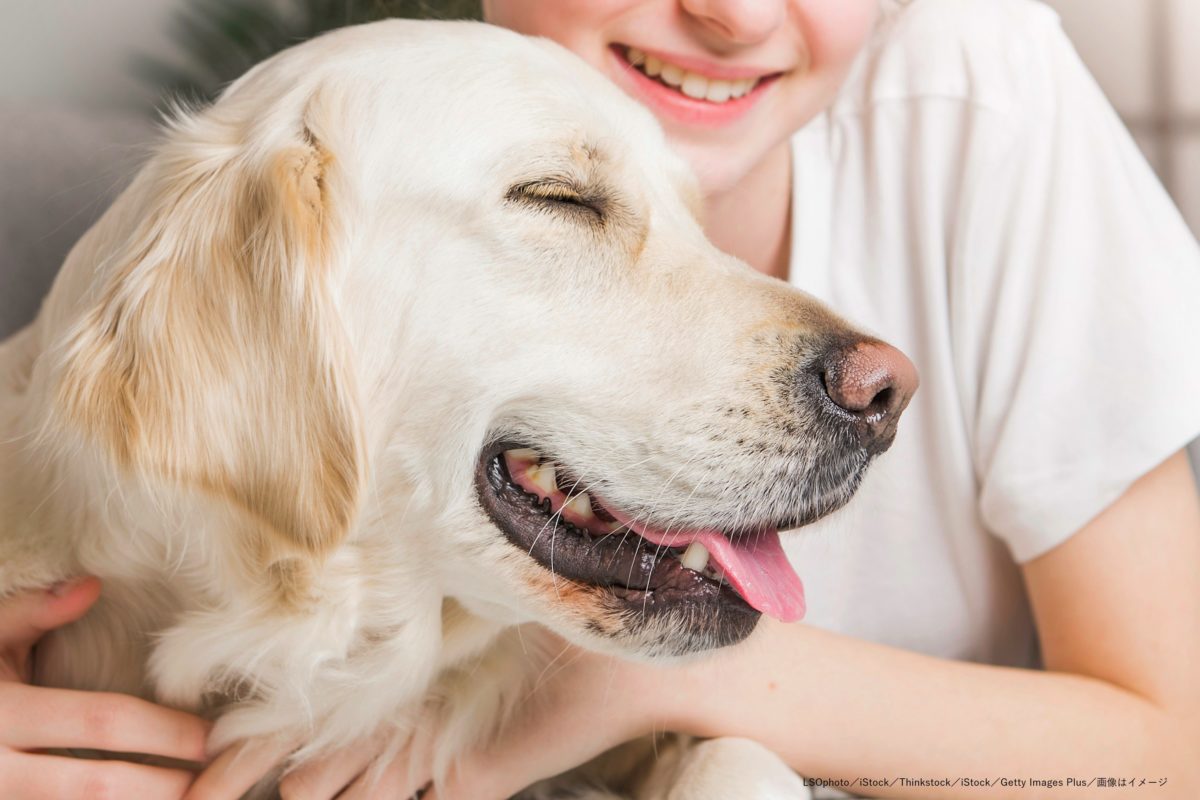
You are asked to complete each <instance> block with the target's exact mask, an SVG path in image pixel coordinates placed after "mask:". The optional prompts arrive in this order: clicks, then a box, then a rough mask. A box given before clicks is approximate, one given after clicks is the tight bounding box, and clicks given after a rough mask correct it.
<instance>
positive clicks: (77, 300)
mask: <svg viewBox="0 0 1200 800" xmlns="http://www.w3.org/2000/svg"><path fill="white" fill-rule="evenodd" d="M699 214H700V198H699V193H698V190H697V185H696V183H695V181H694V178H693V177H692V176H691V174H690V172H689V170H688V168H687V167H686V165H685V164H684V163H683V161H682V160H681V159H680V158H678V157H677V156H675V155H674V154H673V153H672V152H671V150H670V149H669V147H668V145H667V143H666V141H665V139H664V135H663V133H662V131H661V130H660V128H659V127H658V125H657V123H656V122H655V121H654V119H653V117H652V116H651V114H650V113H649V112H647V111H646V110H644V109H642V108H641V107H640V106H638V105H637V104H636V103H634V102H633V101H632V100H630V99H627V98H626V97H625V96H623V95H622V94H621V93H620V91H619V90H618V89H617V88H615V87H614V86H612V85H611V84H610V83H609V82H608V81H607V80H606V79H605V78H604V77H603V76H601V75H600V74H598V73H596V72H594V71H593V70H592V69H591V68H589V67H587V66H586V65H584V64H583V63H582V62H581V61H579V60H578V59H577V58H576V57H574V56H573V55H571V54H570V53H568V52H567V51H566V50H564V49H562V48H560V47H559V46H557V45H555V44H553V43H550V42H547V41H543V40H535V39H528V38H525V37H522V36H519V35H517V34H514V33H511V32H508V31H504V30H501V29H498V28H494V27H491V26H487V25H483V24H477V23H433V22H425V23H422V22H408V21H387V22H379V23H373V24H370V25H365V26H360V27H354V28H346V29H342V30H339V31H336V32H333V33H331V34H326V35H323V36H321V37H318V38H317V39H315V40H312V41H309V42H306V43H303V44H300V45H298V46H296V47H294V48H292V49H290V50H287V51H285V52H284V53H282V54H280V55H278V56H275V57H273V58H271V59H269V60H268V61H266V62H264V63H262V64H260V65H258V66H257V67H255V68H253V69H252V70H251V71H250V72H249V73H247V74H246V75H245V76H244V77H243V78H241V79H240V80H238V81H237V82H236V83H234V84H233V85H232V86H231V87H229V88H228V89H227V90H226V91H225V92H224V94H223V95H222V97H221V98H220V99H219V100H218V101H217V102H216V103H215V104H213V105H212V106H211V107H209V108H207V109H204V110H199V111H188V112H186V113H181V114H179V115H177V117H176V118H175V119H174V120H173V121H172V122H170V123H168V126H167V130H166V131H165V134H164V137H163V141H162V142H161V143H160V144H159V145H158V146H157V148H156V150H155V152H154V154H153V156H152V158H151V159H150V160H149V161H148V163H147V164H146V165H145V167H144V168H143V169H142V170H141V172H140V173H139V174H138V175H137V177H136V179H135V180H134V182H133V183H132V185H131V186H130V187H129V188H128V189H127V190H126V191H125V192H124V193H123V194H122V196H121V197H120V198H119V199H118V200H117V201H116V203H115V204H114V205H113V206H112V208H110V209H109V210H108V211H107V213H106V214H105V215H104V216H103V218H102V219H101V220H100V221H99V222H98V223H97V224H96V225H95V226H94V227H93V228H92V229H91V230H90V231H89V232H88V233H87V234H86V235H85V236H84V237H83V239H82V240H81V241H80V242H79V243H78V245H77V246H76V247H75V248H74V250H73V251H72V252H71V253H70V255H69V257H68V258H67V260H66V263H65V265H64V267H63V270H62V272H61V274H60V276H59V277H58V279H57V281H56V283H55V285H54V288H53V290H52V292H51V294H50V295H49V297H48V298H47V300H46V301H45V303H44V306H43V308H42V309H41V312H40V314H39V316H38V318H37V319H36V320H35V321H34V322H33V323H32V324H31V325H30V326H29V327H27V328H26V329H24V330H23V331H21V332H19V333H18V334H17V335H15V336H14V337H12V338H11V339H9V340H8V341H6V342H5V343H4V344H3V345H2V346H0V440H2V441H3V444H0V447H2V448H3V450H2V451H0V455H2V460H0V520H3V521H2V523H0V525H2V528H0V593H5V594H7V593H11V592H16V591H18V590H22V589H26V588H29V587H41V586H45V585H48V584H51V583H53V582H55V581H58V580H61V579H63V578H65V577H68V576H75V575H79V574H83V573H87V574H93V575H97V576H99V577H101V578H102V579H103V581H104V586H105V589H104V594H103V596H102V598H101V600H100V601H99V603H98V604H97V605H96V606H95V607H94V608H93V609H92V611H91V612H90V613H89V614H88V615H87V616H86V617H85V618H84V619H82V620H81V621H79V622H78V623H76V624H74V625H72V626H69V627H68V628H66V629H63V630H62V631H60V632H58V633H56V634H55V635H54V636H53V637H51V638H50V640H49V641H48V642H46V643H45V646H44V647H43V648H42V650H41V652H40V654H39V665H38V669H39V676H40V680H42V681H43V682H45V683H47V684H50V685H55V686H66V687H75V688H82V689H93V690H109V691H118V692H126V693H129V694H132V695H138V696H141V697H146V698H150V699H153V700H156V701H158V702H161V703H165V704H168V705H171V706H175V707H178V708H183V709H188V710H192V711H196V712H199V713H205V714H208V715H210V716H212V717H213V718H215V719H216V720H217V722H216V725H215V728H214V731H213V734H212V740H211V747H212V749H213V750H214V751H216V750H221V749H223V748H226V747H230V746H233V745H235V744H238V743H241V742H247V741H263V740H268V741H294V742H299V743H300V744H299V745H298V746H297V748H296V749H295V751H294V753H293V755H292V757H291V758H290V759H289V760H288V761H287V762H286V763H285V764H281V766H280V768H279V770H278V771H277V772H276V773H275V774H274V775H273V776H271V777H270V778H269V779H268V780H267V781H264V782H263V784H261V785H260V786H259V787H258V788H257V789H256V790H255V792H256V796H257V795H269V794H270V793H271V792H272V791H274V789H273V786H274V781H276V780H277V779H278V777H279V774H281V772H282V771H284V770H287V769H291V768H294V767H295V766H297V765H299V764H303V763H306V762H308V761H310V760H311V759H314V758H316V757H318V756H320V755H321V754H323V753H327V752H329V751H331V750H333V749H335V748H338V747H342V746H346V745H348V744H352V743H354V742H358V741H363V740H366V739H368V738H369V737H372V736H378V735H379V733H380V731H386V732H388V735H389V736H391V737H392V739H393V740H394V741H395V742H397V743H402V742H404V741H405V740H407V739H408V738H409V737H410V736H411V735H412V733H413V730H414V727H415V726H416V725H417V724H418V722H417V720H419V719H423V718H425V716H424V715H427V713H428V712H429V709H430V708H435V710H436V712H437V713H438V714H439V715H440V716H441V718H442V719H443V720H444V725H443V727H444V729H445V730H446V731H447V732H448V733H447V735H446V736H444V737H442V741H440V742H439V749H438V751H437V754H436V758H435V760H436V763H437V764H439V765H440V767H439V768H440V769H443V770H444V769H445V768H446V765H447V764H449V763H450V761H451V760H452V758H453V756H454V754H455V753H457V752H461V751H462V750H463V749H464V748H466V747H468V746H472V745H475V744H478V742H477V741H474V739H475V738H476V737H479V736H487V735H491V732H493V731H494V730H495V729H496V727H497V725H499V723H500V722H501V721H502V718H503V716H504V714H505V713H506V709H508V708H510V707H511V706H512V704H513V703H514V702H516V700H515V698H518V697H519V695H520V692H521V691H522V687H523V686H524V685H525V682H526V681H527V680H528V677H529V675H528V673H529V667H528V665H527V664H526V663H525V662H524V661H523V660H522V655H521V652H522V651H521V649H520V648H519V647H517V646H515V644H514V643H515V638H514V631H516V630H517V629H518V628H517V626H523V625H524V626H528V624H529V623H537V624H538V625H540V626H544V628H545V629H549V630H551V631H553V632H555V633H557V634H559V635H560V636H562V637H565V638H566V639H567V640H569V641H571V642H574V643H576V644H578V645H580V646H582V647H585V648H590V649H592V650H597V651H601V652H606V653H611V654H615V655H617V656H620V657H623V658H633V659H653V658H682V657H689V656H693V657H694V656H696V655H697V654H702V653H704V652H705V651H709V650H712V649H713V648H719V647H725V646H728V645H733V644H735V643H737V642H739V641H740V640H742V639H744V638H745V637H746V636H747V635H748V634H749V633H750V632H751V630H752V629H753V628H754V627H755V624H756V622H757V621H758V619H759V617H760V614H762V613H767V614H769V615H772V616H775V617H778V618H780V619H784V620H794V619H797V618H799V617H800V616H801V615H802V613H803V594H802V589H801V586H800V584H799V581H798V579H797V578H796V576H795V573H794V572H793V571H792V570H791V567H789V566H788V565H787V562H786V559H785V558H784V556H783V553H782V550H781V549H780V547H779V538H778V533H777V531H778V530H781V529H789V528H795V527H799V526H802V525H804V524H806V523H808V522H811V521H813V520H815V519H817V518H819V517H822V516H823V515H825V514H828V513H829V512H831V511H833V510H835V509H837V508H838V507H840V506H841V505H843V504H844V503H845V502H846V501H847V500H848V499H849V498H850V497H851V496H852V494H853V493H854V491H855V489H856V487H857V485H858V483H859V481H860V480H861V478H862V476H863V473H864V470H865V469H866V468H867V466H868V464H869V462H870V461H871V459H872V458H873V457H874V456H875V455H876V454H878V453H880V452H882V451H883V450H884V449H886V448H887V446H888V445H889V444H890V442H891V440H892V438H893V437H894V435H895V431H896V424H897V419H898V417H899V415H900V413H901V411H902V410H903V408H904V406H905V404H906V403H907V402H908V399H909V397H910V396H911V394H912V392H913V390H914V389H915V388H916V376H915V374H914V372H913V369H912V366H911V364H909V363H908V361H907V360H906V359H904V357H903V356H902V355H900V354H899V352H898V351H896V350H894V349H893V348H891V347H889V346H888V345H886V344H884V343H882V342H880V341H879V340H877V339H874V338H872V337H870V336H867V335H865V334H863V333H861V332H859V331H858V330H857V329H855V328H854V327H853V326H852V325H850V324H849V323H848V322H846V321H844V320H843V319H841V318H840V317H838V316H837V315H836V314H834V313H833V312H832V311H830V310H829V309H827V308H825V307H823V306H822V305H821V304H820V303H818V302H817V301H816V300H814V299H813V298H811V297H809V296H806V295H804V294H802V293H800V292H798V291H796V290H794V289H792V288H789V287H787V286H785V285H784V284H782V283H781V282H779V281H776V280H774V279H770V278H767V277H764V276H762V275H760V274H758V273H756V272H754V271H753V270H751V269H750V268H749V267H747V266H746V265H744V264H742V263H741V262H739V261H737V260H736V259H734V258H732V257H730V256H728V255H725V254H723V253H721V252H719V251H718V250H717V249H716V248H715V247H714V246H713V245H712V244H710V243H709V242H708V241H707V240H706V239H705V237H704V234H703V230H702V227H701V222H700V219H699ZM464 675H470V676H471V677H470V679H469V680H466V679H464V677H463V676H464ZM434 697H436V698H439V699H438V701H437V703H436V704H433V703H432V701H431V700H430V698H434ZM756 748H757V749H756ZM752 754H757V755H753V756H752ZM752 757H758V758H760V759H761V760H762V763H763V764H764V765H766V766H764V767H763V769H764V770H767V771H769V770H771V769H776V768H778V770H783V771H786V767H784V766H783V765H782V763H781V762H778V760H777V759H774V757H773V756H771V755H770V754H769V753H767V752H766V751H765V750H762V748H758V746H756V745H753V744H751V743H747V742H742V741H731V742H729V743H725V742H724V741H723V740H719V739H718V740H712V741H710V742H706V743H703V744H702V745H698V746H697V745H688V746H686V747H685V748H684V749H682V750H680V754H679V757H678V758H674V759H671V760H670V761H671V763H672V765H673V766H671V767H670V768H669V769H668V768H667V767H666V766H662V765H661V764H660V766H659V767H655V766H654V764H650V765H649V766H648V767H646V764H645V763H643V764H642V767H645V768H646V769H642V767H638V768H637V769H635V768H634V767H633V766H630V765H631V764H634V763H635V761H636V759H634V761H630V760H629V759H626V761H625V765H624V766H622V767H620V768H614V769H612V770H610V772H609V773H608V775H607V776H606V781H607V785H606V786H602V787H600V788H596V789H594V790H590V791H593V792H594V794H593V795H588V796H594V797H628V796H637V797H645V798H657V797H666V796H668V795H669V796H670V797H671V798H677V799H678V800H689V798H700V797H704V798H711V797H718V796H719V797H766V796H774V795H768V794H766V793H764V792H766V791H767V790H766V789H762V792H759V791H758V790H756V789H755V786H756V784H755V783H754V776H753V775H752V774H751V775H748V774H746V773H745V772H738V774H736V775H734V774H731V772H737V771H736V770H732V768H731V766H730V764H731V763H741V764H742V765H743V769H750V770H751V771H753V768H748V767H746V766H745V765H746V764H747V763H748V762H747V761H746V759H750V758H752ZM731 759H735V760H736V761H731ZM662 763H663V764H665V761H664V762H662ZM773 765H774V766H773ZM638 769H642V771H641V772H638ZM647 769H648V770H649V772H647V771H646V770H647ZM635 773H637V775H638V776H639V777H638V778H637V780H636V781H635V780H634V779H633V778H632V777H631V776H633V775H634V774H635ZM764 774H765V773H764ZM735 778H736V781H734V779H735ZM568 780H569V777H568ZM764 780H765V779H764ZM721 781H734V782H730V783H729V784H728V786H729V787H732V786H736V787H737V788H736V789H732V788H727V789H721V788H720V787H721V786H722V783H721ZM560 784H561V781H560ZM765 785H766V784H763V786H765ZM689 787H691V788H689ZM697 787H698V788H697ZM536 791H537V792H545V793H547V795H546V796H549V795H548V793H549V792H550V791H552V790H551V789H549V788H546V787H543V788H542V789H539V790H536ZM530 796H533V794H531V795H530ZM539 796H540V795H539ZM578 796H584V795H583V794H581V795H578Z"/></svg>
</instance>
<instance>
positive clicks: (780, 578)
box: [620, 520, 804, 622]
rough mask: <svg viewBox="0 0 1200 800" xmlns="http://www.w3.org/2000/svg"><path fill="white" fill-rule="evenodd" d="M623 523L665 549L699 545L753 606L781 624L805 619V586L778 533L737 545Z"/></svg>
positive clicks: (709, 535)
mask: <svg viewBox="0 0 1200 800" xmlns="http://www.w3.org/2000/svg"><path fill="white" fill-rule="evenodd" d="M620 521H621V522H624V523H625V524H626V525H629V527H630V528H632V529H633V530H634V532H636V533H637V534H639V535H640V536H641V537H642V538H643V539H648V540H649V541H651V542H654V543H655V544H661V545H664V546H666V547H686V546H687V545H689V544H691V543H692V542H699V543H700V544H702V545H704V546H705V548H707V549H708V554H709V558H711V559H712V560H713V561H715V562H717V565H718V566H719V567H720V568H721V571H722V572H724V573H725V579H726V580H727V581H729V583H730V584H732V585H733V588H734V589H735V590H737V593H738V594H740V595H741V596H742V599H743V600H745V601H746V602H747V603H749V604H750V605H751V606H753V607H754V608H756V609H758V610H759V611H761V612H762V613H764V614H766V615H767V616H769V617H774V618H775V619H777V620H779V621H780V622H797V621H799V620H800V619H801V618H803V617H804V585H803V584H802V583H800V577H799V576H798V575H797V574H796V571H795V570H794V569H792V565H791V563H789V562H788V559H787V556H786V555H785V554H784V552H783V546H782V545H781V544H780V542H779V531H776V530H764V531H760V532H759V533H757V534H753V535H750V536H739V537H738V539H737V541H736V542H734V541H731V540H730V539H729V537H728V536H726V535H725V534H724V533H721V532H720V531H669V532H667V531H659V530H655V529H653V528H647V527H646V526H644V525H639V524H637V523H636V522H632V521H628V520H620Z"/></svg>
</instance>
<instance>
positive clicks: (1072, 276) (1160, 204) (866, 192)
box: [784, 0, 1200, 666]
mask: <svg viewBox="0 0 1200 800" xmlns="http://www.w3.org/2000/svg"><path fill="white" fill-rule="evenodd" d="M793 147H794V150H793V153H794V162H793V174H794V194H793V201H794V207H793V227H792V259H791V280H792V283H793V284H794V285H796V286H798V287H800V288H802V289H804V290H806V291H808V292H811V293H812V294H814V295H816V296H818V297H820V298H822V299H823V300H825V301H827V302H828V303H830V304H831V305H832V306H833V307H834V308H836V309H838V310H839V311H841V312H842V313H843V314H844V315H845V316H847V317H848V318H849V319H851V320H852V321H854V322H856V323H858V324H859V325H860V326H862V327H865V328H866V329H867V330H870V331H872V332H874V333H876V334H877V335H879V336H880V337H882V338H883V339H885V340H886V341H888V342H890V343H892V344H894V345H896V346H897V347H899V348H900V349H902V350H903V351H904V352H905V353H907V354H908V356H909V357H910V358H911V359H912V360H913V362H914V363H915V364H916V365H917V368H918V370H920V373H921V388H920V390H919V391H918V392H917V395H916V397H915V398H914V400H913V402H912V404H911V406H910V407H909V410H908V411H907V412H906V413H905V415H904V417H903V418H902V420H901V422H900V430H899V436H898V437H897V439H896V442H895V445H894V446H893V447H892V449H891V451H890V452H888V453H886V454H885V455H883V456H882V457H880V458H879V459H878V461H877V462H876V464H875V465H874V466H873V467H872V469H871V470H870V472H869V475H868V478H867V480H866V481H865V483H864V485H863V487H862V489H861V491H860V492H859V495H858V496H857V497H856V498H855V499H854V500H853V501H852V502H851V503H850V505H849V506H848V507H847V508H845V509H843V510H842V511H839V512H837V513H836V514H834V515H833V516H832V517H830V518H828V519H826V520H823V521H822V522H820V523H817V524H816V525H814V526H812V527H810V528H807V529H805V530H804V531H802V532H800V533H795V534H791V535H788V536H785V537H784V541H785V543H786V547H787V549H788V553H789V556H790V557H791V559H792V561H793V563H794V564H795V566H796V568H797V572H798V573H799V574H800V575H801V577H802V578H803V580H804V582H805V584H806V588H807V595H808V601H809V614H808V617H807V620H808V622H810V623H811V624H814V625H817V626H820V627H824V628H828V629H831V630H837V631H841V632H844V633H847V634H850V635H853V636H856V637H861V638H865V639H870V640H873V641H877V642H882V643H886V644H891V645H896V646H899V647H903V648H907V649H910V650H916V651H920V652H924V653H929V654H931V655H936V656H942V657H949V658H956V659H964V660H972V661H981V662H988V663H995V664H1007V665H1020V666H1032V665H1035V664H1036V663H1037V649H1036V644H1035V635H1034V628H1033V622H1032V619H1031V616H1030V610H1029V607H1028V602H1027V599H1026V596H1025V593H1024V590H1023V586H1022V581H1021V575H1020V571H1019V569H1018V567H1017V564H1018V563H1020V562H1025V561H1028V560H1029V559H1032V558H1034V557H1036V556H1038V555H1041V554H1042V553H1045V552H1047V551H1048V550H1050V549H1052V548H1053V547H1055V546H1056V545H1058V544H1061V543H1062V542H1063V541H1064V540H1065V539H1067V538H1068V537H1069V536H1070V535H1071V534H1072V533H1075V532H1076V531H1078V530H1079V529H1080V528H1081V527H1082V526H1083V525H1084V524H1086V523H1087V522H1088V521H1089V520H1090V519H1091V518H1092V517H1094V516H1095V515H1096V514H1097V513H1099V512H1100V511H1101V510H1103V509H1104V508H1105V507H1106V506H1107V505H1109V504H1110V503H1112V502H1113V501H1114V500H1115V499H1116V498H1117V497H1119V496H1120V495H1121V494H1122V492H1123V491H1124V490H1125V489H1126V488H1128V486H1129V485H1130V484H1131V483H1132V482H1133V481H1135V480H1136V479H1137V478H1138V477H1140V476H1141V475H1143V474H1145V473H1146V472H1148V471H1149V470H1151V469H1152V468H1153V467H1155V466H1156V465H1157V464H1159V463H1160V462H1161V461H1162V460H1164V459H1165V458H1166V457H1167V456H1169V455H1171V454H1172V453H1173V452H1175V451H1177V450H1179V449H1180V448H1182V447H1184V446H1185V445H1186V444H1187V442H1188V441H1189V440H1191V439H1192V438H1194V437H1195V436H1196V435H1197V434H1198V433H1200V357H1198V356H1197V354H1196V350H1197V349H1198V348H1200V250H1198V248H1197V247H1196V243H1195V240H1194V239H1193V237H1192V236H1191V234H1190V233H1189V232H1188V230H1187V228H1186V226H1185V225H1184V223H1183V221H1182V220H1181V218H1180V216H1179V214H1178V212H1177V211H1176V210H1175V208H1174V207H1173V205H1172V204H1171V202H1170V200H1169V199H1168V198H1167V196H1166V194H1165V193H1164V192H1163V190H1162V188H1161V187H1160V185H1159V183H1158V181H1157V180H1156V178H1155V177H1154V175H1153V173H1152V172H1151V170H1150V168H1149V166H1148V165H1147V164H1146V162H1145V161H1144V159H1143V158H1142V156H1141V155H1140V153H1139V152H1138V150H1137V148H1136V146H1135V144H1134V142H1133V140H1132V139H1131V137H1130V136H1129V134H1128V133H1127V132H1126V131H1125V129H1124V127H1123V126H1122V125H1121V123H1120V121H1119V120H1118V118H1117V116H1116V114H1115V113H1114V112H1113V111H1112V109H1111V107H1110V106H1109V104H1108V103H1107V101H1106V100H1105V99H1104V97H1103V95H1102V93H1101V92H1100V90H1099V88H1098V87H1097V86H1096V84H1095V82H1094V81H1093V80H1092V78H1091V77H1090V75H1089V74H1088V73H1087V70H1086V69H1085V68H1084V67H1083V65H1082V64H1081V62H1080V60H1079V58H1078V56H1077V55H1076V54H1075V52H1074V50H1073V48H1072V47H1071V45H1070V44H1069V43H1068V40H1067V38H1066V36H1065V35H1064V33H1063V32H1062V30H1061V28H1060V26H1059V23H1058V19H1057V17H1056V16H1055V14H1054V13H1053V12H1052V11H1051V10H1050V9H1048V8H1047V7H1045V6H1043V5H1041V4H1039V3H1035V2H1032V0H916V2H915V3H913V4H912V5H910V6H908V7H907V8H905V9H904V10H903V11H899V12H897V13H895V14H894V15H892V16H890V17H889V18H887V19H885V20H883V22H882V23H881V25H880V27H879V30H878V32H877V35H876V37H875V39H874V40H873V43H872V44H871V45H870V46H869V47H868V49H867V51H866V52H865V53H864V54H863V57H862V58H861V59H860V61H859V62H858V64H857V66H856V67H855V70H854V71H853V72H852V75H851V77H850V79H849V81H848V83H847V85H846V87H845V90H844V91H843V92H842V94H841V95H840V98H839V100H838V101H837V102H836V103H835V104H834V106H833V107H832V108H831V109H830V110H829V112H828V113H827V114H825V115H823V116H822V117H821V118H820V119H818V120H816V121H814V122H813V123H812V124H810V125H809V126H807V127H806V128H805V129H803V130H802V131H800V132H799V133H798V134H797V135H796V136H795V139H794V143H793ZM1145 546H1146V547H1153V546H1154V542H1153V541H1149V540H1148V541H1146V542H1145ZM1103 590H1104V587H1103V586H1102V585H1098V586H1096V591H1098V592H1099V591H1103Z"/></svg>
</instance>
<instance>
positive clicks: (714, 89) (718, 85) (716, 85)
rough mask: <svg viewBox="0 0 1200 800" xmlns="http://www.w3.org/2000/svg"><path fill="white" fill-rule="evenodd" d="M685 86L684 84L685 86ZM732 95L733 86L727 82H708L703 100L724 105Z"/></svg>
mask: <svg viewBox="0 0 1200 800" xmlns="http://www.w3.org/2000/svg"><path fill="white" fill-rule="evenodd" d="M685 85H686V84H685ZM732 95H733V84H732V83H730V82H729V81H709V83H708V91H707V92H706V93H705V95H704V99H705V100H708V101H709V102H710V103H724V102H725V101H726V100H728V99H729V98H730V97H731V96H732Z"/></svg>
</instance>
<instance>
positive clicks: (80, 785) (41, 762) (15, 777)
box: [0, 752, 193, 800]
mask: <svg viewBox="0 0 1200 800" xmlns="http://www.w3.org/2000/svg"><path fill="white" fill-rule="evenodd" d="M192 778H193V774H192V773H191V772H188V771H186V770H181V769H167V768H164V767H150V766H146V765H144V764H130V763H128V762H125V761H99V760H93V759H79V758H66V757H62V756H44V755H31V754H28V753H11V752H10V753H5V754H3V755H0V797H4V798H6V800H63V798H81V800H82V799H83V798H97V797H146V798H154V799H155V800H175V798H180V797H182V796H183V793H184V792H185V791H187V787H188V784H189V783H191V781H192Z"/></svg>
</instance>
